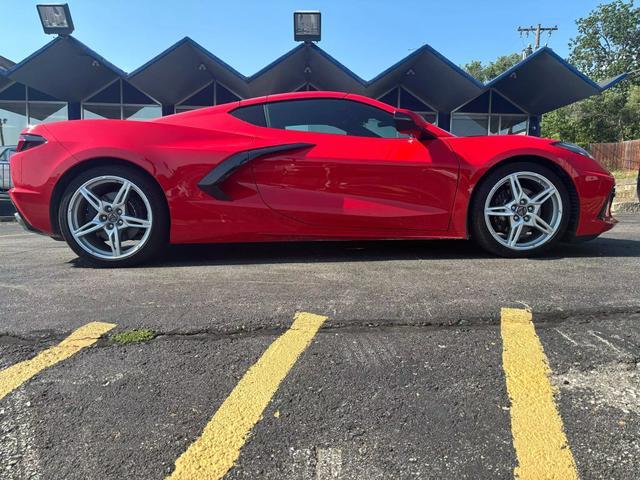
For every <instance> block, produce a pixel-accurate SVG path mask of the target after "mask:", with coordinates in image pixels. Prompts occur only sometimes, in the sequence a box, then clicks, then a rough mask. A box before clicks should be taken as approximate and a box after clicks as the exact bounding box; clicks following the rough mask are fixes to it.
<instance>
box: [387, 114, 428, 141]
mask: <svg viewBox="0 0 640 480" xmlns="http://www.w3.org/2000/svg"><path fill="white" fill-rule="evenodd" d="M393 121H394V126H395V127H396V130H398V132H400V133H404V134H408V135H412V136H414V137H416V138H420V137H421V136H422V133H423V130H422V128H421V127H420V125H418V124H417V123H416V122H415V120H414V119H413V118H412V117H411V116H410V115H407V114H406V113H403V112H396V113H395V114H394V115H393Z"/></svg>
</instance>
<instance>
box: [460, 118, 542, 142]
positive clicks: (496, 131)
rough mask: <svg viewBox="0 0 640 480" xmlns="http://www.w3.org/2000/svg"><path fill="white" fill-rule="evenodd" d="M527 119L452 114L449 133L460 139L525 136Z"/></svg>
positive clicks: (527, 124)
mask: <svg viewBox="0 0 640 480" xmlns="http://www.w3.org/2000/svg"><path fill="white" fill-rule="evenodd" d="M528 127H529V119H528V117H527V116H526V115H488V114H479V113H454V114H453V115H452V118H451V133H453V134H454V135H458V136H460V137H469V136H472V135H487V134H488V135H526V134H527V132H528Z"/></svg>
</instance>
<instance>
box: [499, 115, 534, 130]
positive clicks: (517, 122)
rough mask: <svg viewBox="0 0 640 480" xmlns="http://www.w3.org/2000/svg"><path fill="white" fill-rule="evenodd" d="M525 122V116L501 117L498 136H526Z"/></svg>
mask: <svg viewBox="0 0 640 480" xmlns="http://www.w3.org/2000/svg"><path fill="white" fill-rule="evenodd" d="M527 120H528V118H527V116H526V115H509V116H507V115H501V117H500V135H526V134H527Z"/></svg>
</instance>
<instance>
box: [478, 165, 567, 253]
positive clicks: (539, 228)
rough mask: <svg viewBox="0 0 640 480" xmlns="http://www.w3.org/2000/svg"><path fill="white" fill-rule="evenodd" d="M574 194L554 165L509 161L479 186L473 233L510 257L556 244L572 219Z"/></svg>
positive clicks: (483, 242)
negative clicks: (559, 175)
mask: <svg viewBox="0 0 640 480" xmlns="http://www.w3.org/2000/svg"><path fill="white" fill-rule="evenodd" d="M569 212H570V199H569V195H568V192H567V188H566V187H565V185H564V183H563V182H562V180H561V179H560V178H559V177H558V175H556V174H555V173H554V172H553V171H552V170H550V169H549V168H547V167H544V166H542V165H538V164H536V163H533V162H517V163H511V164H507V165H505V166H503V167H500V168H497V169H496V170H494V171H493V172H491V173H490V174H489V175H487V177H486V178H485V179H484V180H483V181H482V182H481V184H480V185H479V186H478V191H477V192H476V194H475V195H474V201H473V204H472V206H471V215H472V216H471V222H470V223H471V229H472V236H473V238H474V239H475V240H476V241H477V242H478V243H479V244H480V245H481V246H482V247H483V248H484V249H486V250H488V251H490V252H492V253H495V254H497V255H500V256H505V257H525V256H531V255H536V254H539V253H541V252H543V251H545V250H547V249H549V248H551V247H553V246H554V245H555V244H556V243H557V242H558V241H559V240H560V239H561V238H562V236H563V235H564V232H565V231H566V229H567V224H568V222H569Z"/></svg>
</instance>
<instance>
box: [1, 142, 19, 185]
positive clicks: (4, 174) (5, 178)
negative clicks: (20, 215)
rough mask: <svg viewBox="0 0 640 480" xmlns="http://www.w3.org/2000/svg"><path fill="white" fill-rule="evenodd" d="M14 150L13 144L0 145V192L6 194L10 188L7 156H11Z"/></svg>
mask: <svg viewBox="0 0 640 480" xmlns="http://www.w3.org/2000/svg"><path fill="white" fill-rule="evenodd" d="M15 152H16V146H15V145H4V146H2V147H0V194H6V193H7V192H8V191H9V189H10V188H11V175H10V173H9V158H11V155H13V154H14V153H15Z"/></svg>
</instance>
